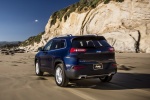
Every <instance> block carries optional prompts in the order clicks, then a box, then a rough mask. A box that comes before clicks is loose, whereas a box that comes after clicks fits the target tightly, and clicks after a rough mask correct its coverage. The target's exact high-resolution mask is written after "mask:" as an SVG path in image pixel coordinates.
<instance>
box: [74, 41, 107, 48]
mask: <svg viewBox="0 0 150 100" xmlns="http://www.w3.org/2000/svg"><path fill="white" fill-rule="evenodd" d="M72 47H73V48H100V47H110V45H109V44H108V43H107V41H106V40H98V39H77V40H76V39H75V40H73V42H72Z"/></svg>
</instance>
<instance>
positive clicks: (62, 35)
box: [56, 34, 72, 38]
mask: <svg viewBox="0 0 150 100" xmlns="http://www.w3.org/2000/svg"><path fill="white" fill-rule="evenodd" d="M64 36H68V37H70V36H72V34H61V35H59V36H56V37H57V38H58V37H64Z"/></svg>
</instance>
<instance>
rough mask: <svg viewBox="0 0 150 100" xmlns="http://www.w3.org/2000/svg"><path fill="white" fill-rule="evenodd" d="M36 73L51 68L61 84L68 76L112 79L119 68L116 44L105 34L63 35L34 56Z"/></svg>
mask: <svg viewBox="0 0 150 100" xmlns="http://www.w3.org/2000/svg"><path fill="white" fill-rule="evenodd" d="M35 72H36V75H38V76H42V75H43V73H44V72H49V73H50V74H53V75H54V77H55V82H56V84H57V85H58V86H62V87H63V86H67V85H68V82H69V80H73V79H86V78H99V79H100V80H101V81H102V82H109V81H110V80H111V79H112V77H113V75H114V74H116V72H117V65H116V61H115V52H114V48H113V47H112V46H110V45H109V44H108V43H107V41H106V39H105V38H104V37H103V36H95V35H87V36H72V35H68V36H64V37H55V38H53V39H51V40H50V41H49V42H48V43H47V44H46V45H45V46H44V47H43V48H39V52H38V53H37V54H36V56H35Z"/></svg>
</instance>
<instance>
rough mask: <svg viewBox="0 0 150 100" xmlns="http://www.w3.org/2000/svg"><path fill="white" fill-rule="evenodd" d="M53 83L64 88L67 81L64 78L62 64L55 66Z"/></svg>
mask: <svg viewBox="0 0 150 100" xmlns="http://www.w3.org/2000/svg"><path fill="white" fill-rule="evenodd" d="M55 82H56V84H57V85H58V86H61V87H66V86H67V85H68V82H69V79H68V78H67V77H66V74H65V71H64V66H63V64H57V65H56V68H55Z"/></svg>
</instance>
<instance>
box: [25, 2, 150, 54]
mask: <svg viewBox="0 0 150 100" xmlns="http://www.w3.org/2000/svg"><path fill="white" fill-rule="evenodd" d="M52 20H53V19H52V17H50V19H49V21H48V23H47V25H46V27H45V34H43V35H42V40H41V42H40V43H39V44H35V45H34V46H28V47H29V48H30V49H33V50H34V49H37V47H39V46H42V45H44V44H45V43H46V42H47V41H48V40H49V39H51V38H52V37H53V36H57V35H61V34H66V33H67V34H72V35H85V34H98V35H103V36H105V38H106V39H107V40H108V42H109V43H110V44H111V45H112V46H114V47H115V50H116V51H118V52H144V53H150V0H124V2H121V3H120V2H115V1H110V2H109V3H108V4H104V3H100V4H99V5H98V6H97V7H96V8H94V9H90V10H88V11H86V12H83V13H78V12H72V13H71V14H70V16H69V17H68V18H67V20H64V17H63V18H62V21H60V20H59V19H57V20H56V23H55V24H54V25H52V24H51V21H52Z"/></svg>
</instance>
